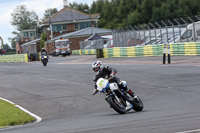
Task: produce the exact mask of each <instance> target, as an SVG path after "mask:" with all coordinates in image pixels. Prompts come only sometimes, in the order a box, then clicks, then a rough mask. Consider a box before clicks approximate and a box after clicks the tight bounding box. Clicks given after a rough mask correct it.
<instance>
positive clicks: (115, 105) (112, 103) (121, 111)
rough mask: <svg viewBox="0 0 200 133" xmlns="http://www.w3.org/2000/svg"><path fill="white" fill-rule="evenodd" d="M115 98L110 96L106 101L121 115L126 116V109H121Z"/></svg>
mask: <svg viewBox="0 0 200 133" xmlns="http://www.w3.org/2000/svg"><path fill="white" fill-rule="evenodd" d="M114 99H115V98H114V97H112V96H109V97H108V98H107V99H106V100H107V102H108V103H109V104H110V106H111V107H112V108H113V109H114V110H115V111H116V112H117V113H119V114H125V113H126V109H125V107H120V106H119V105H118V103H116V102H115V101H116V100H114Z"/></svg>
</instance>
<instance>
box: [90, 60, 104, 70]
mask: <svg viewBox="0 0 200 133" xmlns="http://www.w3.org/2000/svg"><path fill="white" fill-rule="evenodd" d="M102 67H103V65H102V63H101V61H94V62H93V63H92V68H93V71H95V72H100V71H101V69H102Z"/></svg>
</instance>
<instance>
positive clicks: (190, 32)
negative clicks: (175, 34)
mask: <svg viewBox="0 0 200 133" xmlns="http://www.w3.org/2000/svg"><path fill="white" fill-rule="evenodd" d="M194 28H195V32H194ZM195 41H196V42H200V21H198V22H195V23H194V25H193V23H192V24H189V25H188V26H187V28H185V31H184V32H183V33H182V34H181V38H180V37H179V38H177V39H176V41H175V42H195Z"/></svg>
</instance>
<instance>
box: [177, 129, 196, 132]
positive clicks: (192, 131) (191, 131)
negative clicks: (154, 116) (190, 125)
mask: <svg viewBox="0 0 200 133" xmlns="http://www.w3.org/2000/svg"><path fill="white" fill-rule="evenodd" d="M199 131H200V129H197V130H189V131H182V132H176V133H196V132H199Z"/></svg>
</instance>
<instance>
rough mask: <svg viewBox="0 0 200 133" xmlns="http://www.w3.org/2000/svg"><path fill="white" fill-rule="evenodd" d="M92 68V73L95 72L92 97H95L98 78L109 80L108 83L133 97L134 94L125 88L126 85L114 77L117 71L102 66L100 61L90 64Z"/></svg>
mask: <svg viewBox="0 0 200 133" xmlns="http://www.w3.org/2000/svg"><path fill="white" fill-rule="evenodd" d="M92 68H93V71H94V72H96V75H95V77H94V79H93V81H94V88H95V89H94V90H93V95H95V94H96V93H97V92H98V90H97V85H96V82H97V80H98V79H99V78H107V79H108V78H109V79H110V80H109V82H111V83H112V82H116V83H117V85H118V87H119V88H121V89H123V90H124V91H126V92H127V93H129V94H130V95H131V96H132V97H134V96H135V93H134V92H133V91H132V90H130V89H128V88H127V84H125V83H123V82H121V80H120V79H119V78H117V77H116V76H115V74H116V73H117V70H116V69H114V68H112V67H110V66H103V65H102V63H101V62H100V61H94V62H93V63H92Z"/></svg>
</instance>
